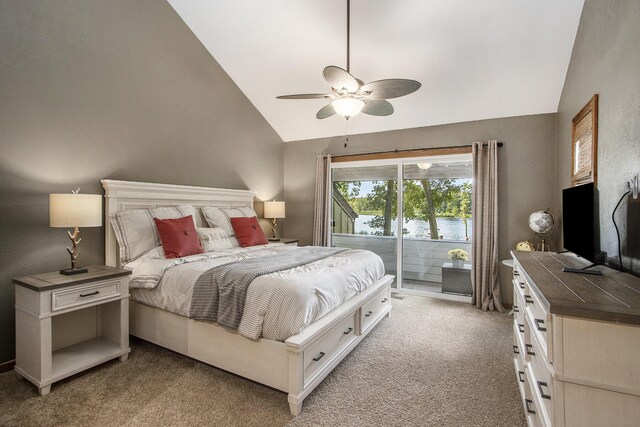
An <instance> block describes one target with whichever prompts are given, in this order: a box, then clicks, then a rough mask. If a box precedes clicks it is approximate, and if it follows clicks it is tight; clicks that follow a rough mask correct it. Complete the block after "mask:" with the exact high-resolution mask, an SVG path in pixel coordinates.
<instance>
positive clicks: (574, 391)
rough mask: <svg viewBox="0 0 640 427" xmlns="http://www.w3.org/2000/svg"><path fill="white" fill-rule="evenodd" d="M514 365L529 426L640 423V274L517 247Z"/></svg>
mask: <svg viewBox="0 0 640 427" xmlns="http://www.w3.org/2000/svg"><path fill="white" fill-rule="evenodd" d="M511 254H512V256H513V261H514V262H513V293H514V295H513V301H514V303H513V304H514V305H513V311H514V321H513V353H514V357H513V364H514V368H515V372H516V378H517V381H518V386H519V388H520V395H521V397H522V404H523V409H524V411H525V413H526V417H527V423H528V425H529V426H535V427H537V426H558V427H560V426H568V427H573V426H580V427H585V426H598V427H600V426H639V425H640V278H638V277H634V276H631V275H629V274H625V273H620V272H617V271H615V270H612V269H609V268H607V267H598V269H600V270H601V271H603V272H604V273H605V274H604V275H603V276H595V275H588V274H575V273H565V272H563V271H562V268H563V267H571V268H582V267H585V266H586V265H588V263H587V262H586V261H585V260H583V259H581V258H578V257H576V256H575V255H573V254H569V253H567V254H555V253H550V252H521V251H514V252H512V253H511Z"/></svg>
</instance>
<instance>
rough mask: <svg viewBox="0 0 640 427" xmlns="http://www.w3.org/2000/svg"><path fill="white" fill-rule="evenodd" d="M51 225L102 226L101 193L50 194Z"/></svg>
mask: <svg viewBox="0 0 640 427" xmlns="http://www.w3.org/2000/svg"><path fill="white" fill-rule="evenodd" d="M49 226H51V227H65V228H67V227H101V226H102V196H101V195H100V194H50V195H49Z"/></svg>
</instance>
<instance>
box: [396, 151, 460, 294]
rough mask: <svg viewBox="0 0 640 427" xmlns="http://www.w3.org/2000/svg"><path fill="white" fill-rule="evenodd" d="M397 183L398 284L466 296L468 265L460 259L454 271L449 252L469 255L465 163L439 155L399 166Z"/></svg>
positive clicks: (405, 287) (427, 290) (456, 158)
mask: <svg viewBox="0 0 640 427" xmlns="http://www.w3.org/2000/svg"><path fill="white" fill-rule="evenodd" d="M402 182H403V185H402V187H403V204H402V218H403V221H404V230H403V238H402V259H401V261H402V278H403V280H402V286H403V287H404V289H407V290H413V291H424V292H436V293H443V292H446V293H451V294H461V295H468V294H469V293H470V292H469V290H470V272H471V264H470V262H469V260H468V259H467V260H466V261H465V260H464V259H463V260H461V261H462V265H461V266H457V267H456V268H454V266H453V264H452V263H451V260H450V259H449V258H450V256H449V252H450V251H452V250H455V249H461V250H462V251H464V252H465V253H471V240H470V238H469V236H470V235H471V234H470V233H471V163H470V160H469V159H468V158H466V156H465V157H461V156H441V157H438V158H432V159H418V160H412V161H408V162H403V165H402ZM466 278H468V279H469V286H467V284H466V281H467V280H466ZM453 282H455V283H453ZM458 282H459V283H458Z"/></svg>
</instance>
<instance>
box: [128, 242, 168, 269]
mask: <svg viewBox="0 0 640 427" xmlns="http://www.w3.org/2000/svg"><path fill="white" fill-rule="evenodd" d="M148 259H167V257H165V256H164V248H163V247H162V246H156V247H155V248H153V249H149V250H148V251H147V252H145V253H143V254H142V255H140V256H139V257H138V258H137V259H136V260H135V261H131V262H130V263H127V264H125V265H124V266H123V268H126V269H128V270H133V269H134V268H136V267H137V266H139V265H140V264H142V263H143V262H145V261H146V260H148Z"/></svg>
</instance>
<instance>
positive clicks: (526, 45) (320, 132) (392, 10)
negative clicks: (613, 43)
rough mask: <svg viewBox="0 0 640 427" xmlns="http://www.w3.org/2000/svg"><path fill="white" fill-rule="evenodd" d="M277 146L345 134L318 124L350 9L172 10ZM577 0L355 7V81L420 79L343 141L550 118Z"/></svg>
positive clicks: (342, 50)
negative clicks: (387, 111) (300, 96)
mask: <svg viewBox="0 0 640 427" xmlns="http://www.w3.org/2000/svg"><path fill="white" fill-rule="evenodd" d="M168 1H169V3H170V4H171V5H172V6H173V8H174V9H175V10H176V11H177V12H178V14H179V15H180V16H181V17H182V19H183V20H184V21H185V22H186V24H187V25H188V26H189V28H191V30H192V31H193V32H194V34H195V35H196V36H197V37H198V38H199V39H200V41H201V42H202V43H203V45H204V46H205V47H206V48H207V49H208V50H209V52H211V54H212V55H213V57H214V58H215V59H216V60H217V61H218V63H220V65H221V66H222V67H223V68H224V70H225V71H226V72H227V73H228V74H229V75H230V76H231V78H232V79H233V81H234V82H235V83H236V84H237V85H238V87H239V88H240V89H241V90H242V91H243V92H244V94H245V95H246V96H247V97H248V98H249V100H251V102H252V103H253V104H254V105H255V106H256V108H257V109H258V110H259V111H260V113H262V115H263V116H264V117H265V118H266V120H267V121H268V122H269V123H270V124H271V126H273V128H274V129H275V130H276V132H278V134H279V135H280V136H281V137H282V139H283V140H284V141H295V140H302V139H311V138H319V137H327V136H336V135H344V133H345V119H343V118H342V117H339V116H333V117H330V118H328V119H325V120H318V119H316V118H315V114H316V112H317V111H318V110H319V109H320V108H322V107H323V106H324V105H325V104H326V103H327V102H326V101H325V100H278V99H276V96H278V95H288V94H295V93H328V91H329V85H328V84H327V83H326V82H325V81H324V79H323V77H322V69H323V68H324V67H325V66H327V65H337V66H341V67H343V68H346V0H322V1H320V0H268V1H267V0H215V1H203V0H168ZM583 3H584V0H482V1H473V0H402V1H398V0H396V1H393V0H352V2H351V72H352V74H354V75H355V76H356V77H357V78H359V79H361V80H363V81H365V82H369V81H372V80H380V79H385V78H408V79H414V80H418V81H419V82H421V83H422V88H421V89H420V90H418V91H417V92H415V93H413V94H411V95H408V96H406V97H403V98H397V99H392V100H390V102H391V103H392V104H393V105H394V107H395V113H394V114H393V115H391V116H388V117H373V116H368V115H366V114H360V115H358V116H356V117H353V118H352V119H351V120H349V128H348V132H349V134H357V133H368V132H379V131H387V130H393V129H405V128H413V127H421V126H431V125H439V124H446V123H457V122H465V121H471V120H481V119H489V118H497V117H509V116H520V115H528V114H539V113H550V112H556V111H557V107H558V101H559V99H560V94H561V91H562V86H563V84H564V79H565V75H566V72H567V67H568V65H569V59H570V56H571V49H572V48H573V42H574V39H575V36H576V31H577V28H578V22H579V19H580V13H581V11H582V6H583Z"/></svg>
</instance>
